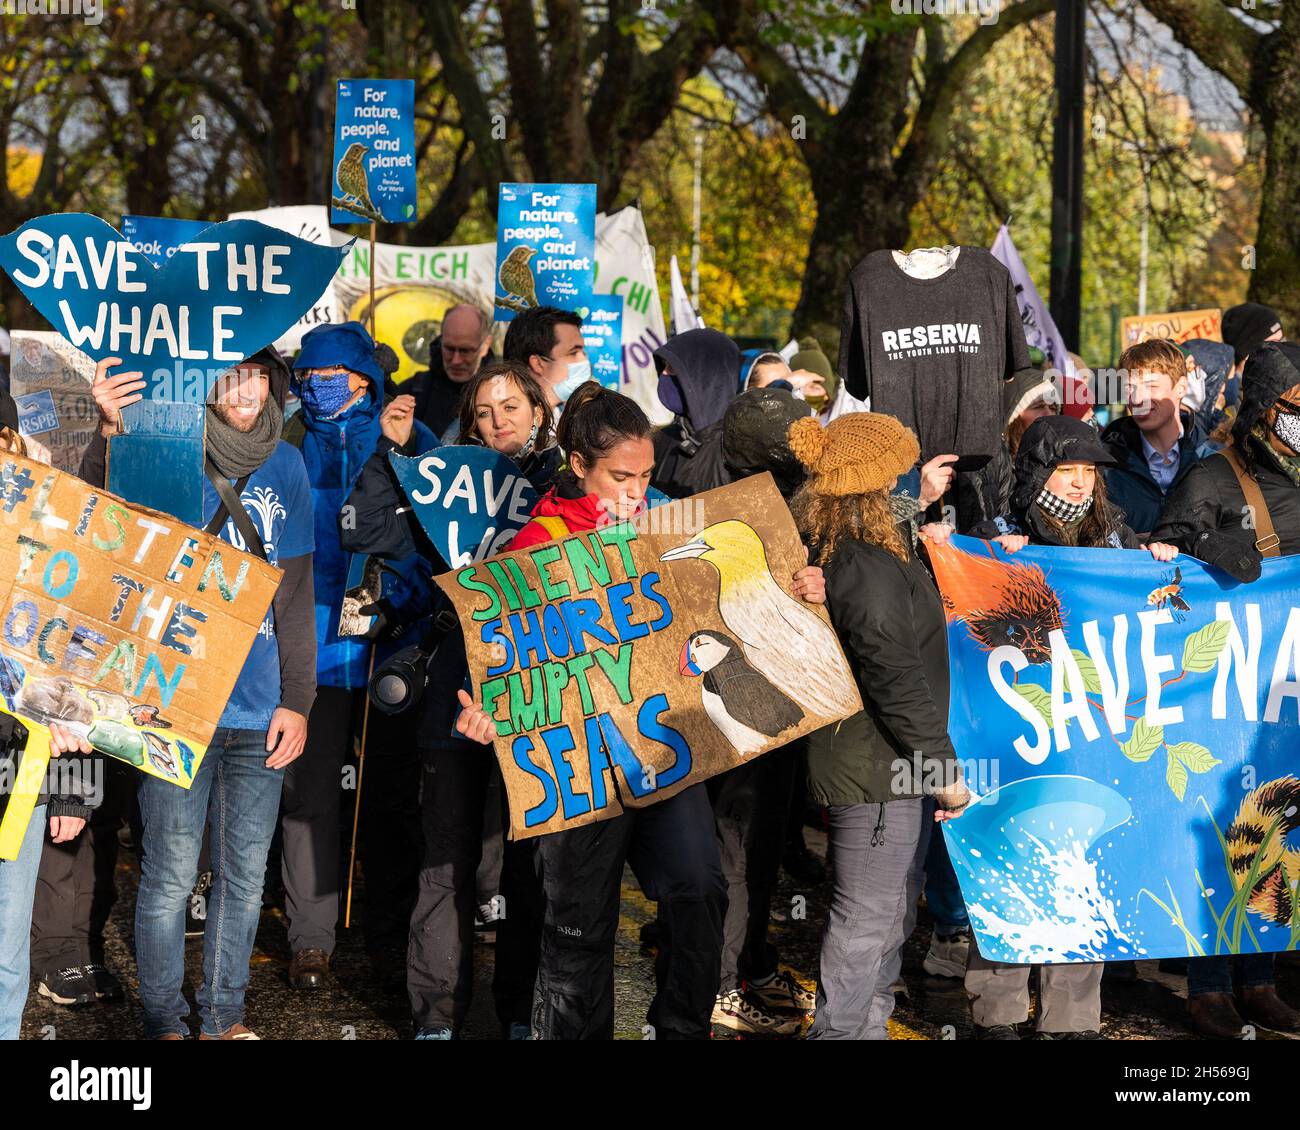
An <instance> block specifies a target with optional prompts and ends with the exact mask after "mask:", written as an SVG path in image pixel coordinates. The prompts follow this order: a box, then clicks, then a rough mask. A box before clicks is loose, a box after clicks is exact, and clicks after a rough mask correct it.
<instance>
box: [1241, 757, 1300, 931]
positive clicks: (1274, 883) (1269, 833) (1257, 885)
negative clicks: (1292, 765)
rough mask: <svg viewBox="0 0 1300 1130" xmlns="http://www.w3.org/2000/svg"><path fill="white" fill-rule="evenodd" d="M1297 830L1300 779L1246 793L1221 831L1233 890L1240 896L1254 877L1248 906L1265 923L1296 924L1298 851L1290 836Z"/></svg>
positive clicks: (1271, 783)
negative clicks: (1225, 828)
mask: <svg viewBox="0 0 1300 1130" xmlns="http://www.w3.org/2000/svg"><path fill="white" fill-rule="evenodd" d="M1297 828H1300V780H1297V779H1296V778H1295V777H1281V778H1279V779H1278V780H1276V781H1267V782H1265V783H1264V784H1262V785H1260V786H1259V788H1257V789H1255V790H1254V791H1252V792H1250V793H1248V794H1247V795H1246V798H1245V799H1244V800H1243V801H1242V802H1241V807H1240V808H1239V809H1238V810H1237V816H1236V819H1234V820H1233V822H1232V823H1231V824H1230V825H1229V826H1228V830H1227V831H1226V832H1224V834H1223V839H1224V843H1225V844H1227V851H1228V860H1229V862H1230V864H1231V870H1230V872H1229V873H1230V874H1231V876H1232V883H1233V886H1234V887H1235V888H1236V889H1237V890H1238V891H1240V890H1241V889H1242V887H1243V886H1244V885H1245V884H1246V883H1247V882H1248V881H1249V879H1250V877H1251V875H1252V873H1253V874H1254V876H1255V882H1254V883H1252V884H1251V887H1250V891H1249V893H1248V895H1247V901H1246V906H1247V908H1248V909H1250V910H1252V911H1254V912H1255V913H1256V914H1258V915H1260V916H1261V917H1263V918H1264V919H1266V920H1267V921H1269V922H1273V923H1276V924H1277V925H1279V926H1287V925H1289V924H1290V923H1291V922H1292V921H1294V919H1295V916H1296V911H1297V909H1300V908H1298V907H1297V902H1296V890H1297V888H1298V887H1300V848H1295V847H1291V846H1289V844H1288V837H1289V836H1290V835H1291V833H1292V832H1294V831H1295V830H1296V829H1297Z"/></svg>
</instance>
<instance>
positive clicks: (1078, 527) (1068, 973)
mask: <svg viewBox="0 0 1300 1130" xmlns="http://www.w3.org/2000/svg"><path fill="white" fill-rule="evenodd" d="M1179 364H1180V366H1181V361H1180V362H1179ZM1175 404H1176V402H1175ZM1116 462H1117V459H1116V457H1115V455H1114V454H1112V452H1111V450H1110V449H1108V448H1106V447H1104V446H1102V443H1101V441H1100V440H1099V439H1098V437H1097V433H1096V432H1095V431H1094V430H1093V428H1091V427H1090V426H1089V425H1088V424H1085V423H1084V422H1083V421H1082V420H1078V419H1075V418H1074V417H1073V416H1064V415H1060V416H1058V415H1049V416H1043V417H1040V418H1039V419H1037V420H1035V421H1034V422H1033V423H1032V424H1030V425H1029V427H1028V428H1027V429H1026V430H1025V433H1024V436H1023V438H1022V439H1021V441H1020V445H1019V447H1018V448H1017V451H1016V460H1015V483H1014V487H1013V489H1012V492H1011V509H1010V511H1009V512H1008V513H1007V514H1003V515H999V516H998V517H996V518H992V519H990V520H988V521H985V522H979V523H976V525H974V526H973V527H972V528H971V530H970V533H971V535H972V536H973V537H978V538H985V539H986V540H990V541H993V542H995V543H997V544H998V545H999V546H1001V547H1002V548H1003V549H1004V550H1006V551H1007V552H1008V553H1017V552H1019V551H1020V550H1021V549H1023V548H1024V547H1025V546H1026V545H1031V544H1032V545H1046V546H1083V547H1092V548H1110V549H1146V550H1147V551H1148V552H1149V553H1150V554H1151V556H1152V557H1154V558H1155V559H1156V560H1157V561H1172V560H1173V559H1174V558H1175V557H1176V556H1177V555H1178V550H1177V548H1176V547H1175V546H1174V545H1170V544H1167V543H1165V542H1162V541H1152V542H1150V543H1149V544H1144V543H1142V542H1141V541H1140V540H1139V538H1138V535H1137V534H1135V533H1134V532H1133V531H1132V530H1131V529H1129V527H1128V526H1127V525H1126V524H1125V522H1124V512H1123V511H1122V510H1120V509H1119V508H1117V507H1116V506H1114V505H1113V504H1112V503H1111V502H1110V500H1109V498H1108V497H1107V493H1106V482H1107V480H1106V479H1105V478H1103V476H1102V474H1101V473H1100V470H1099V469H1100V468H1103V467H1106V468H1110V467H1113V466H1114V465H1115V464H1116ZM1031 968H1032V967H1031V966H1029V965H1011V964H1007V963H1003V962H992V961H986V960H985V959H984V958H983V957H982V956H981V954H980V953H979V950H978V949H977V948H975V947H973V946H972V947H971V950H970V959H969V964H968V965H967V968H966V995H967V997H968V998H969V999H970V1005H971V1013H972V1015H973V1016H974V1019H975V1036H976V1039H984V1040H1018V1039H1020V1034H1019V1031H1018V1028H1017V1025H1020V1024H1023V1023H1024V1022H1025V1021H1026V1020H1028V1018H1029V973H1030V970H1031ZM1104 969H1105V963H1103V962H1070V963H1066V964H1049V965H1042V966H1039V971H1038V977H1039V980H1038V985H1039V990H1038V992H1039V1006H1038V1018H1037V1026H1038V1034H1039V1036H1040V1038H1043V1039H1058V1040H1061V1039H1066V1040H1078V1039H1086V1040H1094V1039H1098V1038H1099V1037H1100V1032H1101V978H1102V973H1103V971H1104Z"/></svg>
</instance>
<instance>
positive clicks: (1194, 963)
mask: <svg viewBox="0 0 1300 1130" xmlns="http://www.w3.org/2000/svg"><path fill="white" fill-rule="evenodd" d="M1274 957H1276V954H1271V953H1242V954H1237V955H1236V957H1231V956H1230V955H1227V954H1220V955H1219V956H1217V957H1194V958H1192V959H1191V960H1190V961H1188V963H1187V995H1188V996H1189V997H1197V996H1201V995H1203V994H1205V993H1231V992H1232V964H1230V963H1235V964H1236V966H1237V981H1238V983H1239V984H1240V986H1241V987H1242V988H1243V989H1254V988H1258V987H1259V986H1261V985H1271V984H1273V959H1274Z"/></svg>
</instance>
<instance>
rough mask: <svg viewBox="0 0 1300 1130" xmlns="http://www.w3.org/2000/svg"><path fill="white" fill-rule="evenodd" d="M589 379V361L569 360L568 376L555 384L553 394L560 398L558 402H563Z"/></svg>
mask: <svg viewBox="0 0 1300 1130" xmlns="http://www.w3.org/2000/svg"><path fill="white" fill-rule="evenodd" d="M589 380H591V362H590V361H570V362H569V373H568V376H566V377H565V378H564V380H562V381H561V382H560V383H559V384H557V385H556V386H555V395H556V396H558V397H559V398H560V403H561V404H563V403H564V402H565V401H566V400H568V399H569V397H571V396H572V395H573V394H574V393H575V392H577V391H578V389H579V388H580V387H581V386H582V385H584V384H586V383H587V382H588V381H589Z"/></svg>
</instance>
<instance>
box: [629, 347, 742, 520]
mask: <svg viewBox="0 0 1300 1130" xmlns="http://www.w3.org/2000/svg"><path fill="white" fill-rule="evenodd" d="M654 357H655V368H656V369H657V370H658V371H659V399H660V400H661V401H662V402H663V405H664V407H665V408H667V409H668V410H669V411H671V412H672V413H673V422H672V423H671V424H669V425H667V426H666V427H664V428H661V429H660V430H659V431H658V432H657V433H656V434H655V437H654V450H655V470H654V478H653V479H652V481H651V485H652V486H654V487H655V488H657V489H658V490H661V491H663V492H664V494H666V495H668V496H669V497H670V498H689V497H690V496H691V495H693V494H702V493H703V492H704V491H706V490H713V489H714V488H715V487H721V486H726V485H727V483H729V482H731V474H730V473H729V472H728V471H727V467H726V462H725V460H724V459H723V455H722V417H723V414H724V413H725V412H726V411H727V405H728V404H730V403H731V401H732V399H733V398H734V397H735V395H736V391H737V386H738V382H739V379H740V350H739V349H737V348H736V343H735V342H734V341H732V340H731V338H729V337H728V336H727V335H726V334H724V333H719V332H718V331H717V330H708V329H700V330H687V331H686V332H685V333H680V334H677V335H676V336H674V337H670V338H669V339H668V340H667V341H666V342H664V344H663V345H661V346H660V347H659V348H658V349H656V350H655V354H654Z"/></svg>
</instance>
